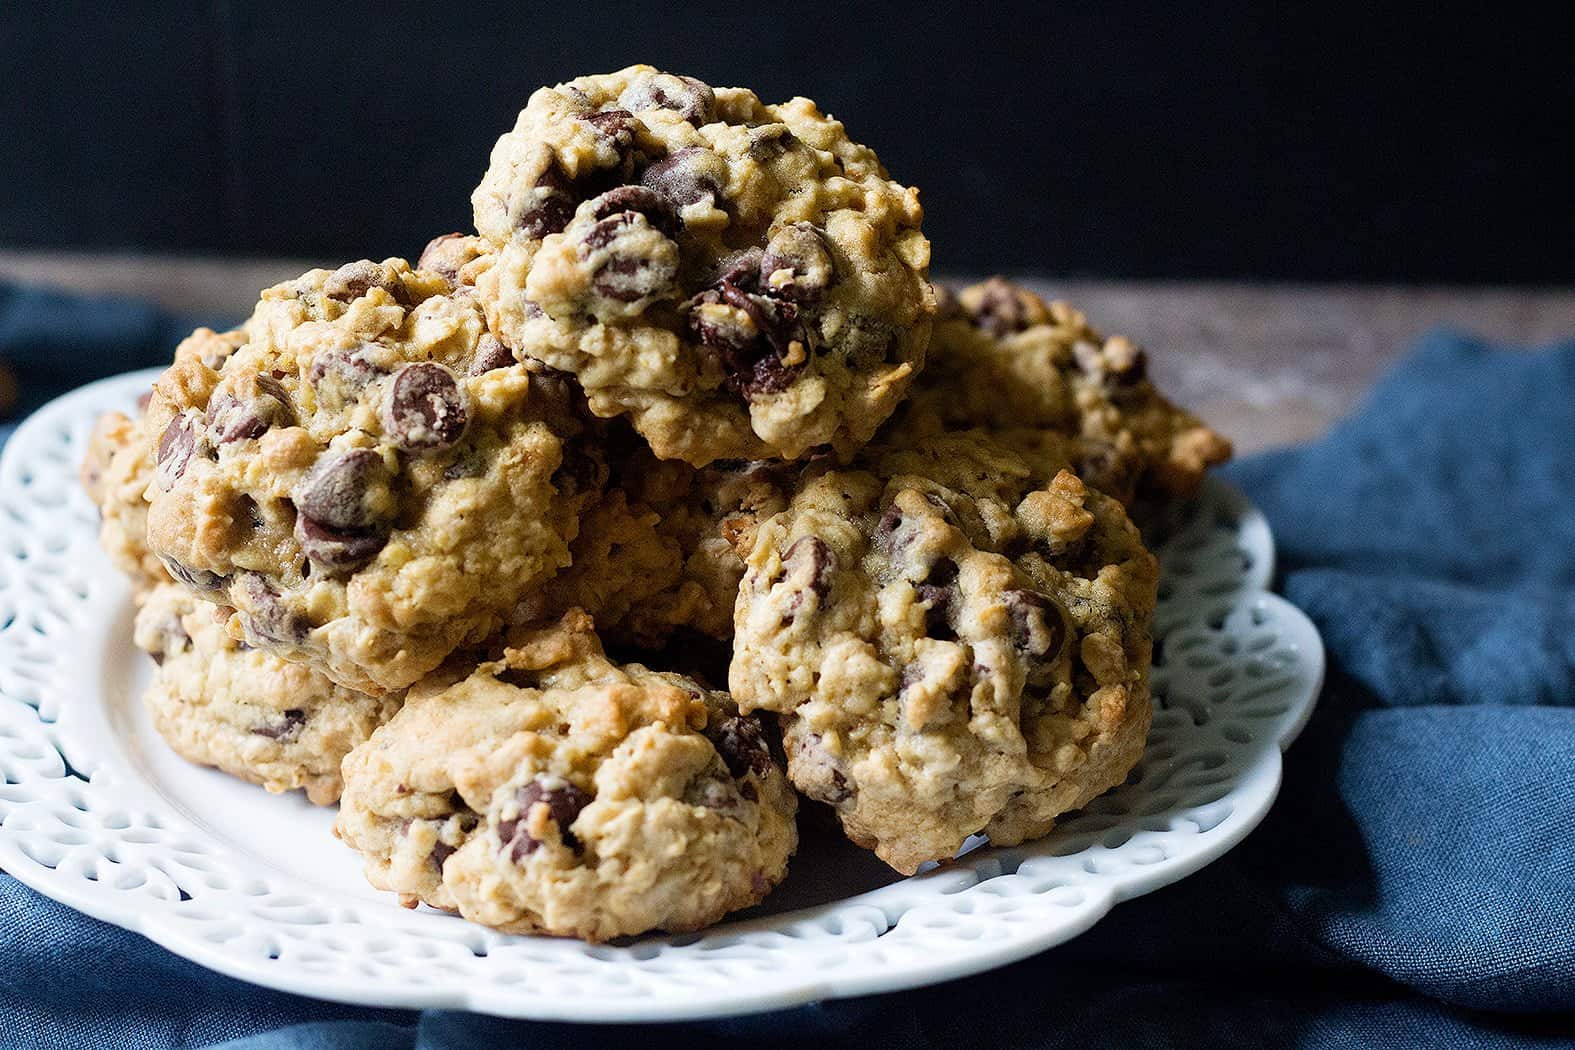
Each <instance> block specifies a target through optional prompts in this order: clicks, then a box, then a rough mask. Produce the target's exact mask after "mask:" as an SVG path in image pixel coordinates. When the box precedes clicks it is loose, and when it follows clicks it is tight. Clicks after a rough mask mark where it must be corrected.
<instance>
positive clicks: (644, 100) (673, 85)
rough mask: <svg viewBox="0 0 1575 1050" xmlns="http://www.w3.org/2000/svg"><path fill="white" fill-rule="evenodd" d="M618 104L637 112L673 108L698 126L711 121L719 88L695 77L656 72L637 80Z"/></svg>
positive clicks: (620, 97) (621, 96) (619, 98)
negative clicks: (716, 89) (714, 87)
mask: <svg viewBox="0 0 1575 1050" xmlns="http://www.w3.org/2000/svg"><path fill="white" fill-rule="evenodd" d="M618 104H619V105H620V106H622V107H624V109H627V110H629V111H631V112H634V113H643V112H646V111H647V110H652V109H670V110H673V111H674V112H676V113H677V114H678V115H679V116H681V117H683V118H684V119H685V120H687V121H688V122H689V123H691V124H693V125H694V126H695V127H701V126H702V125H705V124H708V123H710V122H711V117H712V113H713V112H714V110H715V107H716V92H715V91H713V90H712V89H711V85H709V84H707V83H706V82H705V81H703V80H696V79H695V78H694V77H682V76H674V75H672V74H670V73H654V74H652V75H650V76H647V77H644V78H642V79H640V80H637V81H635V82H634V83H633V84H630V85H629V86H628V87H627V88H625V89H624V92H623V94H621V95H619V96H618Z"/></svg>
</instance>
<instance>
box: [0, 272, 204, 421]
mask: <svg viewBox="0 0 1575 1050" xmlns="http://www.w3.org/2000/svg"><path fill="white" fill-rule="evenodd" d="M214 323H215V321H214V319H212V318H198V317H190V316H185V315H182V314H177V313H174V312H172V311H169V310H164V309H160V308H159V307H157V306H153V305H152V304H149V303H145V302H141V301H139V300H136V299H122V298H115V297H112V296H82V295H72V294H71V293H69V292H61V291H58V290H56V289H52V288H37V287H30V286H26V285H14V284H6V283H3V282H0V365H3V366H4V367H5V368H7V369H8V370H9V371H10V372H11V373H12V374H13V375H14V376H15V377H16V381H17V386H18V388H19V394H20V396H19V398H18V403H17V406H16V408H15V409H14V410H13V412H12V414H11V415H12V418H9V419H4V418H0V442H4V440H5V438H6V437H8V436H9V435H10V432H11V431H12V430H13V429H15V420H16V419H17V418H20V417H21V416H22V415H25V414H26V413H27V412H30V411H32V410H33V409H35V408H37V407H38V406H40V405H42V404H44V403H45V402H47V401H49V400H50V399H52V398H55V397H58V396H60V395H61V394H63V393H65V392H66V391H67V390H70V389H71V388H73V387H77V386H81V385H82V384H83V383H86V382H88V381H89V380H92V379H101V378H103V377H104V376H110V375H115V374H116V373H118V372H129V371H131V370H132V369H134V368H147V367H149V366H150V365H158V364H163V363H164V362H165V361H168V360H169V357H170V353H171V351H173V350H174V349H175V344H176V343H178V342H179V341H180V340H181V339H182V338H183V337H184V336H185V335H186V334H187V333H188V332H190V331H191V330H192V329H193V328H196V327H197V326H198V325H199V324H214Z"/></svg>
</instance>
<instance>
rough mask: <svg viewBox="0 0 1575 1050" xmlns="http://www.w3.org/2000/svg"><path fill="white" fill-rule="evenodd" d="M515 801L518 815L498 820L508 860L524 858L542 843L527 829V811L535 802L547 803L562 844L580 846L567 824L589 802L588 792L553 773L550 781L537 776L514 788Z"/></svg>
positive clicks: (545, 804)
mask: <svg viewBox="0 0 1575 1050" xmlns="http://www.w3.org/2000/svg"><path fill="white" fill-rule="evenodd" d="M514 801H515V804H516V805H517V806H518V807H519V815H518V816H515V817H513V818H511V819H508V820H502V821H499V822H498V838H499V839H501V840H502V842H503V849H504V850H505V851H506V852H507V853H508V855H509V859H510V860H512V861H515V862H518V861H520V860H523V859H524V858H525V857H527V856H529V855H530V854H532V853H534V852H536V848H537V847H538V846H540V845H541V840H540V839H536V838H532V837H531V834H530V831H529V830H528V825H529V821H530V812H531V810H532V809H534V808H535V807H536V806H537V805H544V806H546V807H547V814H548V816H549V817H550V818H551V819H552V822H553V823H554V824H557V825H558V834H559V836H560V837H561V838H562V839H563V844H564V845H565V846H568V847H569V848H571V849H575V850H577V849H579V848H580V843H579V840H578V839H576V838H575V837H574V835H573V834H572V833H571V832H570V831H569V828H570V826H571V825H573V823H574V820H575V818H576V817H578V816H579V815H580V810H582V809H584V808H585V807H586V806H588V805H590V804H591V796H590V795H589V794H587V793H586V792H584V791H581V790H580V789H579V788H577V787H575V786H574V785H573V784H571V783H569V782H568V781H566V780H563V779H561V778H559V777H553V778H551V780H550V781H549V780H547V779H543V778H538V779H536V780H533V781H531V782H530V783H529V784H526V785H525V786H524V787H522V788H520V789H519V790H518V791H517V792H515V794H514Z"/></svg>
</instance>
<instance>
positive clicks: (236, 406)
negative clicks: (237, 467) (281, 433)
mask: <svg viewBox="0 0 1575 1050" xmlns="http://www.w3.org/2000/svg"><path fill="white" fill-rule="evenodd" d="M236 389H237V390H238V391H239V390H243V389H244V388H243V387H242V386H240V385H237V388H236ZM294 422H295V413H294V412H293V411H292V410H291V408H290V395H289V394H288V393H286V392H285V389H284V387H283V385H281V384H280V382H279V381H278V380H277V379H275V378H274V377H273V376H271V375H258V376H256V377H255V378H254V380H253V383H252V389H251V390H250V391H249V392H247V393H246V394H243V395H242V396H240V397H237V396H235V395H233V394H228V393H224V394H218V395H216V396H215V397H214V398H213V400H211V401H209V402H208V413H207V423H208V433H209V435H210V436H211V439H212V441H213V443H214V444H216V445H227V444H230V443H231V442H234V441H249V440H253V439H255V438H260V437H262V436H263V434H265V433H267V432H268V429H269V428H270V427H274V426H289V425H290V424H292V423H294Z"/></svg>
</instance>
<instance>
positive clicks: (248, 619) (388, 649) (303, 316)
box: [148, 259, 601, 694]
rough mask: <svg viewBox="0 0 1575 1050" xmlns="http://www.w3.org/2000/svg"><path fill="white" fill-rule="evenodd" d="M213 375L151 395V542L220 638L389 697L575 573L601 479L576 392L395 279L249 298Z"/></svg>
mask: <svg viewBox="0 0 1575 1050" xmlns="http://www.w3.org/2000/svg"><path fill="white" fill-rule="evenodd" d="M245 336H246V345H245V346H243V347H241V348H240V349H238V350H236V351H235V353H234V354H232V355H231V356H230V357H229V359H228V360H227V361H226V362H225V363H224V364H223V367H222V368H220V369H214V368H212V367H209V366H208V365H206V364H204V363H203V362H201V361H196V360H191V359H183V360H177V361H176V363H175V364H174V365H173V366H172V367H171V368H170V369H169V370H168V371H167V372H166V373H165V374H164V375H163V376H162V377H160V379H159V380H158V382H157V383H156V384H155V386H154V393H153V399H152V402H151V403H150V405H149V410H148V411H149V432H150V435H153V434H156V435H157V438H156V444H155V451H154V462H155V470H154V478H153V483H152V484H151V485H150V486H149V487H148V495H149V500H150V504H149V508H148V544H149V547H150V549H151V550H152V551H153V552H154V554H156V555H157V556H158V557H159V558H160V559H161V560H162V561H163V563H164V566H165V567H166V569H167V570H168V571H169V572H170V574H171V575H172V576H173V577H174V578H175V579H177V580H178V581H180V582H181V583H183V584H184V585H185V586H186V587H188V588H189V589H190V590H191V591H192V592H193V593H195V594H197V595H199V596H200V597H203V598H205V599H207V600H209V601H212V602H215V603H217V604H220V605H224V606H228V607H230V608H232V609H234V610H235V613H234V616H233V617H232V620H231V622H230V625H229V629H230V632H231V634H232V635H233V636H235V637H238V638H243V639H244V640H246V641H247V642H248V643H249V644H251V645H253V646H255V647H257V648H260V649H266V650H267V651H269V652H271V653H273V654H274V655H276V656H279V657H280V658H282V659H287V660H291V661H293V662H297V663H302V664H305V665H306V666H308V667H311V668H314V669H316V670H318V671H321V672H323V673H324V674H326V675H328V676H329V677H330V678H332V679H333V680H334V681H335V682H337V683H339V684H340V685H343V686H345V687H347V688H350V689H354V690H357V691H359V692H366V693H374V694H376V693H384V692H389V691H394V690H398V689H402V688H405V687H407V686H409V685H410V684H411V683H413V682H415V681H416V680H417V679H419V678H420V677H421V676H422V675H424V674H426V673H428V672H430V671H432V670H433V669H434V668H436V667H437V666H438V665H439V664H441V663H442V661H443V660H444V658H445V657H447V656H448V655H449V654H450V653H451V652H453V651H454V650H455V649H456V648H458V647H460V646H463V645H469V644H473V643H477V642H480V641H482V640H483V639H485V638H486V637H487V636H488V635H490V634H492V633H493V632H495V631H497V630H498V629H499V628H500V627H501V626H502V625H503V624H504V623H505V621H506V620H507V619H508V618H509V616H510V615H511V614H512V611H513V609H514V607H515V605H516V604H517V603H518V602H519V601H520V599H521V598H522V597H523V596H525V595H527V594H529V593H530V592H531V591H532V589H533V588H535V587H537V586H539V585H540V583H541V582H542V581H543V580H545V579H548V578H550V577H551V575H552V574H553V573H555V572H557V571H558V570H559V569H561V568H563V567H564V566H565V565H567V564H568V562H569V543H570V542H571V541H572V540H573V539H574V535H575V530H576V528H577V522H578V517H579V514H580V511H581V508H582V507H583V505H584V504H585V503H586V502H587V501H589V500H591V499H594V498H595V496H596V495H597V493H598V490H599V486H600V484H601V474H600V471H601V468H600V466H599V464H598V463H597V462H596V460H595V459H594V457H592V456H590V455H589V453H588V451H587V450H585V449H584V448H582V447H580V444H579V443H577V442H576V440H575V438H576V436H577V434H578V428H579V426H580V422H579V419H578V417H577V414H576V410H575V405H574V397H575V395H574V393H573V391H572V389H571V384H569V383H568V382H567V381H565V380H563V379H562V378H561V377H555V376H549V375H533V374H531V373H530V372H529V371H528V370H527V368H526V367H525V366H524V365H520V364H517V363H515V362H514V360H513V358H512V357H511V356H510V355H509V354H507V353H506V352H502V351H501V348H500V347H499V346H498V345H497V343H496V341H495V340H493V339H492V338H491V337H490V336H489V335H488V334H487V332H486V326H485V323H484V320H483V317H482V314H481V310H480V307H479V306H478V305H477V303H476V301H475V299H474V297H473V296H471V295H469V294H467V293H465V292H463V291H456V290H455V288H454V286H453V285H452V284H451V282H450V281H449V280H448V279H447V278H446V277H444V276H443V275H441V274H438V273H434V272H430V271H422V270H412V269H410V267H409V266H408V265H406V264H405V263H404V262H403V261H402V260H399V259H390V260H388V261H387V262H384V263H372V262H366V261H362V262H356V263H351V264H349V265H346V266H342V267H340V268H339V269H337V270H333V271H329V270H313V271H311V272H309V273H307V274H306V275H304V276H303V277H301V278H299V279H298V280H295V281H290V282H287V283H284V284H280V285H278V286H276V287H274V288H271V289H268V290H267V291H266V292H264V293H263V296H262V301H261V302H260V303H259V304H258V306H257V309H256V311H255V313H254V314H253V315H252V317H251V319H250V320H248V321H247V323H246V326H245Z"/></svg>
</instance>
